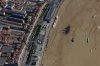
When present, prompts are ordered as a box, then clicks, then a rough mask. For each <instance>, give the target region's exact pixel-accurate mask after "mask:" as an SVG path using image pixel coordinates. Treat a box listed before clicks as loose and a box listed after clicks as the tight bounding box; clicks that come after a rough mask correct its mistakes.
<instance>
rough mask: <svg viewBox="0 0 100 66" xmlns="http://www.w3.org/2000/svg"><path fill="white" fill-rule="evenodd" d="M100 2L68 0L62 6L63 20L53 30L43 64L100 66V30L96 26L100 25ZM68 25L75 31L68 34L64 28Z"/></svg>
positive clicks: (60, 13) (53, 65) (60, 15)
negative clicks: (72, 40) (64, 31)
mask: <svg viewBox="0 0 100 66" xmlns="http://www.w3.org/2000/svg"><path fill="white" fill-rule="evenodd" d="M98 1H99V0H98ZM99 2H100V1H99ZM99 2H97V0H65V1H64V3H63V4H62V6H61V7H60V9H59V13H58V16H59V21H58V23H57V25H56V27H55V29H51V31H50V34H49V42H48V47H47V48H46V51H45V52H44V56H43V61H42V64H43V65H42V66H100V29H96V27H97V26H99V25H100V3H99ZM68 24H70V26H71V31H70V33H69V34H68V35H66V34H64V33H63V32H62V30H63V29H64V28H65V27H66V26H67V25H68ZM72 38H74V42H71V39H72Z"/></svg>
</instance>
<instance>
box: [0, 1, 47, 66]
mask: <svg viewBox="0 0 100 66" xmlns="http://www.w3.org/2000/svg"><path fill="white" fill-rule="evenodd" d="M44 3H45V1H44V0H0V66H18V61H19V57H20V54H21V53H22V50H23V47H24V46H25V45H26V40H27V37H28V36H29V33H30V31H31V29H32V25H33V24H34V21H35V19H36V17H37V14H38V12H39V10H40V9H41V6H42V5H43V4H44Z"/></svg>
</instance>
